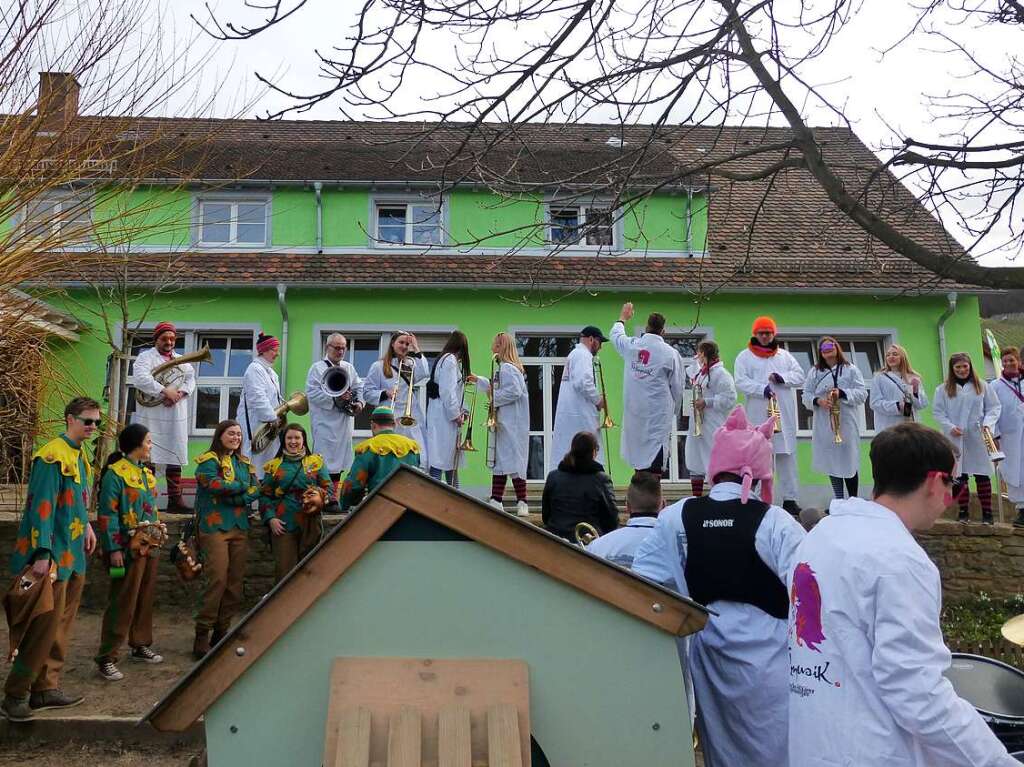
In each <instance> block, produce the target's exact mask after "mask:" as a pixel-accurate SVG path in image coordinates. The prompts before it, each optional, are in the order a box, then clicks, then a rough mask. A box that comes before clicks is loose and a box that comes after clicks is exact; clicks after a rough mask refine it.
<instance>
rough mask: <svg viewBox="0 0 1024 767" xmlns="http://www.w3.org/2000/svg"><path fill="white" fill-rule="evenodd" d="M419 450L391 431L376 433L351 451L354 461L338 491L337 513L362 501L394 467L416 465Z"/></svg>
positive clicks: (418, 463) (407, 439)
mask: <svg viewBox="0 0 1024 767" xmlns="http://www.w3.org/2000/svg"><path fill="white" fill-rule="evenodd" d="M419 452H420V446H419V445H417V444H416V440H413V439H409V438H408V437H406V436H404V435H402V434H395V433H394V432H393V431H390V430H389V431H382V432H378V433H377V434H375V435H374V436H372V437H370V438H369V439H368V440H366V441H364V442H360V443H359V444H358V445H356V447H355V454H356V455H355V460H353V461H352V468H351V469H349V470H348V476H347V477H345V484H344V485H342V487H341V510H342V511H345V510H347V509H350V508H352V507H353V506H355V505H357V504H358V503H359V502H360V501H362V500H363V496H365V495H366V494H367V493H370V492H372V491H373V490H374V488H376V487H377V485H379V484H380V483H381V482H382V481H383V480H384V477H386V476H387V475H388V474H389V473H391V470H392V469H394V468H395V467H396V466H397V465H398V464H400V463H404V464H405V465H407V466H419V465H420V456H419Z"/></svg>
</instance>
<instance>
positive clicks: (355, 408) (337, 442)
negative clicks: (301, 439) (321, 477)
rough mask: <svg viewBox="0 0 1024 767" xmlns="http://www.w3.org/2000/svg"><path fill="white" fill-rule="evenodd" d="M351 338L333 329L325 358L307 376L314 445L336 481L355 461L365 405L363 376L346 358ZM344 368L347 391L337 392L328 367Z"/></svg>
mask: <svg viewBox="0 0 1024 767" xmlns="http://www.w3.org/2000/svg"><path fill="white" fill-rule="evenodd" d="M347 351H348V340H347V339H346V338H345V336H343V335H342V334H341V333H331V335H329V336H328V337H327V343H326V344H325V346H324V358H323V359H320V360H317V361H316V362H314V363H313V364H312V366H311V367H310V368H309V373H308V374H307V376H306V400H307V401H308V402H309V422H310V426H311V427H312V437H313V449H314V450H316V452H317V453H318V454H319V455H321V456H323V459H324V461H325V462H326V464H327V471H328V473H329V474H330V475H331V481H332V482H333V483H334V484H335V485H337V484H338V482H339V481H340V480H341V475H342V473H344V472H345V471H348V467H349V466H351V465H352V431H353V429H354V427H355V420H356V416H357V415H358V414H359V413H360V412H361V411H362V409H363V407H364V404H365V403H364V402H363V380H362V379H361V378H360V377H359V374H358V373H357V372H356V369H355V367H354V366H353V365H352V363H351V362H349V361H348V360H346V359H345V353H346V352H347ZM336 370H337V371H341V374H342V375H343V376H344V378H345V385H346V386H347V387H348V388H347V389H345V391H344V392H343V393H342V394H340V395H337V396H335V395H334V394H333V390H332V389H331V388H330V386H329V381H330V380H331V379H330V375H328V371H332V374H333V375H334V376H335V377H337V378H338V379H339V380H340V378H341V377H342V376H341V375H339V374H338V373H333V371H336Z"/></svg>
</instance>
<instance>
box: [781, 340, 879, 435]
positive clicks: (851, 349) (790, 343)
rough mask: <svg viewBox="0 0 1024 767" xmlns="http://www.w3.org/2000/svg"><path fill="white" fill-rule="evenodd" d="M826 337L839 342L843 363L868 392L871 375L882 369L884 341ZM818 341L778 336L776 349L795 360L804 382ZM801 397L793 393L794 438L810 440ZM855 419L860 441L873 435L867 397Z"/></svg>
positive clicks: (810, 372) (808, 419)
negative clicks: (853, 370)
mask: <svg viewBox="0 0 1024 767" xmlns="http://www.w3.org/2000/svg"><path fill="white" fill-rule="evenodd" d="M829 335H831V336H832V337H833V338H835V339H836V340H837V341H838V342H839V346H840V347H841V348H842V350H843V354H844V355H845V356H846V359H847V361H848V362H850V363H851V364H854V365H856V366H857V369H858V370H860V374H861V375H862V376H863V377H864V385H865V386H867V387H868V389H869V390H870V388H871V379H872V377H873V376H874V375H875V371H876V370H879V369H881V367H882V351H883V346H884V344H885V342H886V339H884V338H871V337H869V336H868V337H866V336H843V335H841V334H838V333H830V334H829ZM819 338H820V337H818V336H815V337H808V336H803V337H800V336H783V335H780V336H779V345H780V346H782V347H783V348H784V349H786V350H787V351H789V353H790V354H792V355H793V356H794V357H795V358H796V361H797V363H799V365H800V367H801V368H803V370H804V372H805V373H807V377H808V378H810V376H812V375H814V372H815V371H813V370H811V368H812V367H813V366H814V362H815V360H816V359H817V354H816V353H815V349H816V348H817V344H818V340H819ZM803 394H804V391H803V388H800V389H797V391H796V398H797V432H796V433H797V436H798V437H810V436H811V415H812V413H811V411H810V410H808V409H807V408H806V407H804V403H803ZM857 417H858V420H859V422H860V434H861V437H873V436H874V435H875V414H874V411H872V410H871V402H870V397H869V398H868V401H865V403H864V405H863V406H861V409H860V413H859V414H858V416H857Z"/></svg>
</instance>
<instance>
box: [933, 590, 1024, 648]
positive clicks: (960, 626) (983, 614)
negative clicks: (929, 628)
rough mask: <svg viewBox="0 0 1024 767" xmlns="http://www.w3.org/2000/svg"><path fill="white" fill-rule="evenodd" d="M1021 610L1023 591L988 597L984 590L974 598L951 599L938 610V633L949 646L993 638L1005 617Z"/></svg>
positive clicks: (995, 637) (1023, 611)
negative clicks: (999, 596) (960, 600)
mask: <svg viewBox="0 0 1024 767" xmlns="http://www.w3.org/2000/svg"><path fill="white" fill-rule="evenodd" d="M1020 613H1024V594H1016V595H1014V596H1012V597H1009V598H1007V599H998V600H997V599H992V598H990V597H989V596H988V594H986V593H985V592H984V591H982V592H980V593H979V594H978V596H977V597H975V598H974V599H968V600H964V601H962V602H952V603H950V604H948V605H946V606H945V607H944V608H943V610H942V634H943V636H944V637H945V638H946V642H947V643H948V644H950V645H960V644H964V643H970V644H973V643H976V642H984V641H994V640H998V639H999V638H1000V636H1001V635H1000V633H999V629H1000V628H1001V627H1002V625H1003V624H1004V623H1006V621H1007V620H1009V619H1010V618H1012V617H1013V616H1015V615H1019V614H1020Z"/></svg>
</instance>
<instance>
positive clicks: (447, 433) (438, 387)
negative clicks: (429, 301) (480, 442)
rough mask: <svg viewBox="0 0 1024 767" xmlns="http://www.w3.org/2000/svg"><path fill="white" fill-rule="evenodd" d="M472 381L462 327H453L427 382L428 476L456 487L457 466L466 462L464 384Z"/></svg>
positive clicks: (474, 379)
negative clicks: (461, 434)
mask: <svg viewBox="0 0 1024 767" xmlns="http://www.w3.org/2000/svg"><path fill="white" fill-rule="evenodd" d="M475 383H476V376H475V375H473V374H472V373H471V372H470V364H469V341H468V339H467V338H466V334H465V333H463V332H462V331H461V330H453V331H452V332H451V335H449V336H448V340H447V341H445V344H444V348H443V349H441V356H440V357H438V358H437V361H435V362H434V370H433V372H431V374H430V380H429V381H428V382H427V444H429V445H430V460H429V466H428V468H429V472H430V476H431V477H433V478H434V479H436V480H438V481H440V480H441V478H442V476H443V477H444V481H445V482H447V483H448V484H449V485H451V486H452V487H456V488H457V487H458V486H459V469H460V468H461V466H462V465H463V464H464V463H465V457H464V456H463V455H462V453H463V450H462V447H461V444H460V442H459V431H460V427H461V426H462V424H464V423H465V422H466V419H467V418H469V416H470V411H469V410H467V409H466V386H467V385H473V384H475ZM473 393H474V394H475V393H476V390H475V389H474V390H473ZM471 399H473V400H475V398H471Z"/></svg>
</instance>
